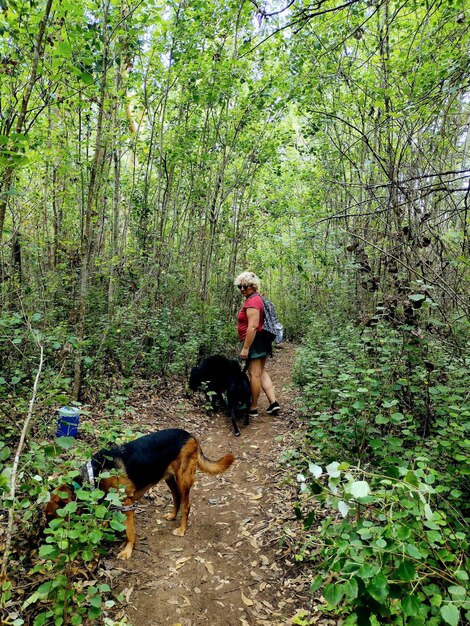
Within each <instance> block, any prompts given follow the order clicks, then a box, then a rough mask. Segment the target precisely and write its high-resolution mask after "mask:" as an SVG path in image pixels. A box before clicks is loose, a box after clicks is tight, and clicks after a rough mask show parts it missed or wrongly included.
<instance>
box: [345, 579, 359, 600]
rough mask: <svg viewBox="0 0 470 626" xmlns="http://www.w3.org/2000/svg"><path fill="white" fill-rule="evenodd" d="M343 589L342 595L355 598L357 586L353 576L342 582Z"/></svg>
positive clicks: (357, 590)
mask: <svg viewBox="0 0 470 626" xmlns="http://www.w3.org/2000/svg"><path fill="white" fill-rule="evenodd" d="M343 589H344V595H345V596H346V597H347V598H349V599H350V600H355V599H356V598H357V596H358V593H359V587H358V584H357V580H356V579H355V578H351V579H350V580H348V581H347V582H345V583H343Z"/></svg>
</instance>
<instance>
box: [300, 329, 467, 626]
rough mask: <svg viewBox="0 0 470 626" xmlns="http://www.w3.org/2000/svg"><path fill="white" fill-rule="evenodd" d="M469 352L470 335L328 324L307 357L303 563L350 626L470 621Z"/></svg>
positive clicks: (308, 345) (316, 588) (329, 608)
mask: <svg viewBox="0 0 470 626" xmlns="http://www.w3.org/2000/svg"><path fill="white" fill-rule="evenodd" d="M468 348H469V329H468V326H467V327H465V326H464V325H462V326H461V327H460V328H458V326H457V325H456V326H455V327H454V335H453V336H448V335H447V336H446V335H445V334H443V333H442V334H441V336H440V338H438V337H435V338H433V337H432V336H431V337H427V338H426V337H424V336H423V335H422V334H421V335H419V334H417V333H416V330H415V328H411V327H406V326H403V327H399V328H395V329H394V328H392V327H390V326H388V325H387V324H385V323H379V324H378V325H376V326H373V327H370V328H359V327H357V326H354V325H352V324H345V323H344V322H343V321H341V320H334V319H326V318H324V319H321V320H317V321H316V322H315V323H314V324H313V325H312V328H311V330H310V332H309V334H308V336H307V338H306V341H305V345H304V347H303V348H302V349H301V350H300V351H299V354H298V359H297V362H296V366H295V373H294V379H295V381H296V382H297V384H299V385H300V386H301V388H302V389H303V407H302V408H303V412H304V414H305V420H306V423H307V424H306V425H307V429H306V430H307V435H306V440H305V442H304V445H303V447H302V451H301V452H292V458H291V459H290V461H291V462H293V463H294V464H295V465H296V467H297V469H298V476H297V479H298V481H299V483H300V488H301V497H300V501H299V505H298V508H297V509H296V513H297V516H298V517H299V519H303V522H304V527H305V541H304V544H303V546H302V549H301V550H300V552H299V554H298V559H299V560H303V561H308V562H310V563H311V564H312V567H313V571H314V572H315V574H314V576H313V581H312V592H313V593H317V594H319V593H321V594H322V595H323V597H324V599H325V600H326V607H325V612H326V613H328V614H334V615H338V616H342V617H343V618H345V621H344V625H345V626H350V625H353V624H367V625H369V624H371V625H374V624H397V625H398V624H400V625H401V624H409V625H412V626H418V625H423V626H424V625H426V626H428V625H431V626H434V625H436V626H437V625H438V624H450V625H451V626H457V624H459V623H460V624H464V623H468V620H469V619H470V603H469V596H468V592H467V589H468V565H469V561H468V521H469V520H468V515H469V509H468V502H469V495H470V454H469V452H470V442H469V433H468V430H469V425H470V389H469V386H468V381H469V379H470V355H469V350H468ZM318 500H319V501H320V503H321V505H322V516H318V520H317V521H316V517H317V513H316V512H317V511H318V504H316V503H318ZM314 528H315V530H314ZM297 621H298V623H299V624H308V623H309V622H308V619H307V617H306V616H303V617H302V616H299V617H298V618H297Z"/></svg>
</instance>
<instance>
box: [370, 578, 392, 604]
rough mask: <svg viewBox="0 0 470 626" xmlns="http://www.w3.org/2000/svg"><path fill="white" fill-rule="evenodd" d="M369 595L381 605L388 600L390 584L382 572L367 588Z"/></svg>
mask: <svg viewBox="0 0 470 626" xmlns="http://www.w3.org/2000/svg"><path fill="white" fill-rule="evenodd" d="M366 589H367V591H368V593H369V594H370V595H371V596H372V597H373V598H374V600H376V601H377V602H379V603H380V604H383V603H384V602H385V600H386V599H387V598H388V593H389V590H388V582H387V579H386V578H385V576H384V575H383V574H382V572H379V573H378V574H376V575H375V576H374V577H373V578H372V580H371V581H370V583H369V584H368V585H367V587H366Z"/></svg>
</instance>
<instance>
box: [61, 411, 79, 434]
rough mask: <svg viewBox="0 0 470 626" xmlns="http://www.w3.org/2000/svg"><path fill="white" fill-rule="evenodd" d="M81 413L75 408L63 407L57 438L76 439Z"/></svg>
mask: <svg viewBox="0 0 470 626" xmlns="http://www.w3.org/2000/svg"><path fill="white" fill-rule="evenodd" d="M79 421H80V411H79V410H78V409H77V408H76V407H74V406H63V407H61V408H60V409H59V419H58V422H57V426H58V428H57V432H56V435H55V436H56V437H76V436H77V432H78V423H79Z"/></svg>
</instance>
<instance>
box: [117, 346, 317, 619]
mask: <svg viewBox="0 0 470 626" xmlns="http://www.w3.org/2000/svg"><path fill="white" fill-rule="evenodd" d="M293 360H294V348H293V347H292V346H290V345H289V344H283V345H282V347H281V348H280V349H278V350H276V353H275V357H274V359H273V360H270V361H269V362H268V371H269V372H270V374H271V376H272V378H273V381H274V383H275V386H276V392H277V398H278V401H279V403H280V404H281V406H282V409H283V410H282V414H280V415H279V416H278V417H272V416H269V415H267V414H266V412H265V409H266V406H267V401H266V398H265V397H264V395H263V396H262V398H260V404H259V410H260V416H259V417H258V418H256V419H254V420H252V423H251V424H250V426H249V427H242V426H240V428H241V432H242V434H241V437H238V438H236V437H234V436H233V434H232V432H231V426H230V420H229V418H228V417H226V416H224V415H222V414H213V413H212V414H210V415H207V414H206V413H205V411H203V410H201V409H200V408H198V407H196V406H195V402H196V398H186V397H184V392H183V389H180V390H175V389H172V390H171V395H172V396H173V398H174V397H175V395H176V397H179V401H177V402H173V403H172V405H171V406H172V410H168V408H169V407H168V398H166V399H164V398H162V397H153V398H149V399H146V401H145V402H142V401H141V402H140V403H139V402H138V401H136V402H135V403H134V406H135V409H136V414H135V415H136V418H135V420H136V421H137V422H139V424H138V426H139V427H140V428H141V430H142V431H143V432H145V431H150V430H157V429H159V428H164V427H165V428H168V427H175V426H178V427H183V428H185V429H187V430H189V431H190V432H192V433H193V434H195V435H196V436H197V437H198V438H199V440H200V442H201V444H202V448H203V450H204V452H205V454H206V456H208V457H209V458H212V459H216V458H218V457H220V456H222V455H223V454H225V453H226V452H229V451H231V452H233V454H234V455H235V456H236V458H237V461H236V463H235V464H234V465H233V466H232V468H231V469H230V470H229V471H228V472H227V473H225V474H223V475H221V476H208V475H205V474H202V473H201V472H198V474H197V481H196V484H195V485H194V487H193V489H192V491H191V514H190V518H189V526H188V530H187V533H186V536H185V537H182V538H181V537H175V536H174V535H173V534H172V530H173V529H174V528H175V523H178V522H169V521H166V520H164V519H163V514H164V513H165V512H167V511H168V510H169V509H170V503H171V496H170V493H169V491H168V488H167V487H166V485H165V484H164V483H163V484H159V485H158V486H157V487H155V488H154V489H153V490H152V491H151V493H150V494H149V496H148V497H147V498H144V499H143V500H142V501H141V506H139V508H138V510H137V514H136V529H137V537H138V543H137V545H136V549H135V551H134V554H133V556H132V558H131V559H130V560H129V561H118V560H117V559H113V558H110V559H109V560H108V561H107V562H105V567H106V569H107V576H109V577H110V579H111V580H112V581H113V585H114V586H115V587H117V588H118V589H119V590H120V591H121V592H122V593H123V594H124V596H125V597H126V598H127V600H128V604H127V606H126V615H127V617H128V619H129V621H130V623H131V624H132V625H133V626H167V625H170V626H171V625H177V624H180V625H181V626H205V625H210V626H219V625H231V626H232V625H233V626H235V625H242V626H254V625H260V626H261V625H269V626H277V625H281V624H283V625H284V624H287V623H289V618H292V617H293V616H294V615H295V613H296V611H297V610H298V609H300V608H302V607H305V604H306V594H305V588H306V585H305V582H306V581H305V579H304V578H303V577H302V576H301V575H300V573H299V571H298V569H297V568H296V566H295V564H294V562H293V559H292V560H291V558H290V554H289V547H288V545H287V544H284V546H281V545H280V543H279V539H280V538H281V537H282V536H283V535H284V531H283V525H285V524H286V522H287V520H293V509H292V501H293V499H294V498H295V488H294V487H292V486H291V485H289V484H288V483H287V481H285V476H284V472H283V470H282V468H281V467H280V466H279V464H278V461H279V457H280V454H281V453H282V452H283V451H284V450H286V449H288V447H289V444H290V440H291V437H292V434H293V431H294V430H295V428H296V422H297V419H296V415H295V413H294V409H293V406H292V402H293V398H294V395H295V391H293V390H292V389H291V388H290V381H291V369H292V364H293ZM135 425H136V424H134V426H135ZM291 523H292V524H294V525H295V522H293V521H292V522H291ZM117 551H118V548H116V550H115V552H114V553H117Z"/></svg>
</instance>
